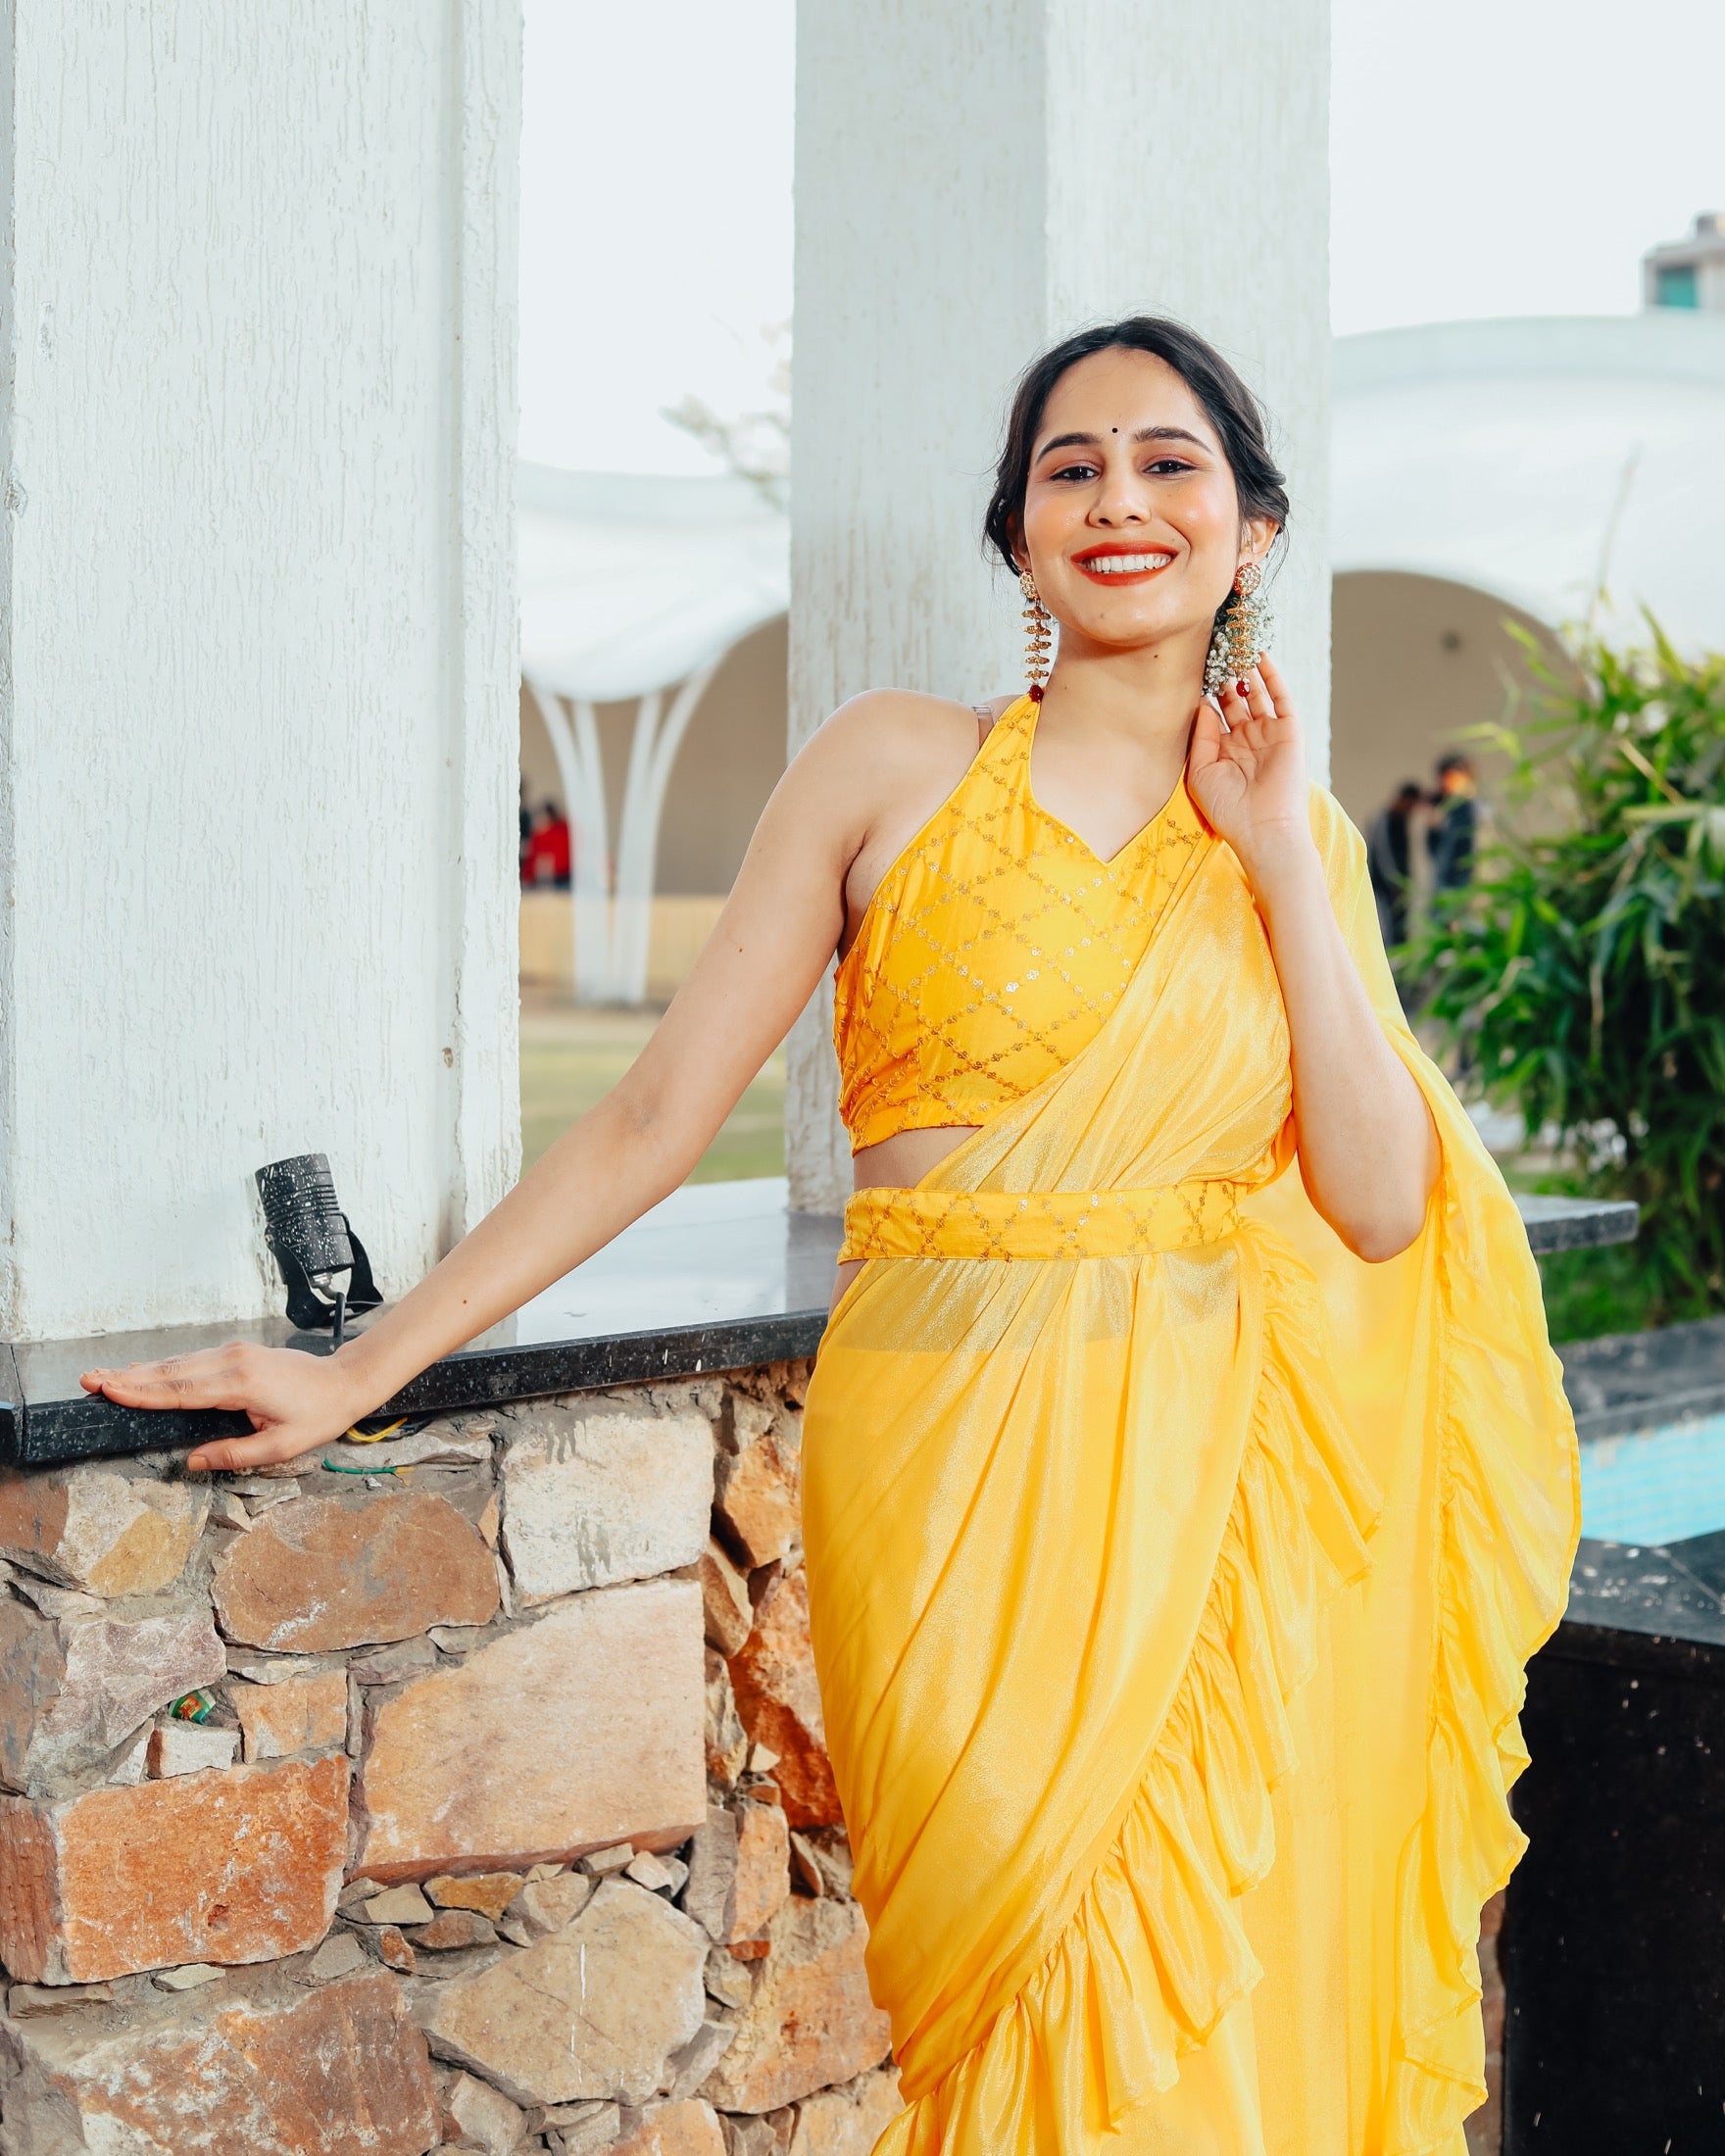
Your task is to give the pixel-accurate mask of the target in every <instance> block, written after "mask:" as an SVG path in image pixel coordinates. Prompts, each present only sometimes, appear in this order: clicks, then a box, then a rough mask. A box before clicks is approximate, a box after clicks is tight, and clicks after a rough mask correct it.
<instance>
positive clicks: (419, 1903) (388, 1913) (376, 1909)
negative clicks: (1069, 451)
mask: <svg viewBox="0 0 1725 2156" xmlns="http://www.w3.org/2000/svg"><path fill="white" fill-rule="evenodd" d="M354 1913H355V1915H356V1916H357V1917H358V1918H359V1920H360V1922H361V1923H362V1924H429V1923H430V1921H431V1916H432V1910H431V1904H430V1903H429V1902H428V1901H427V1900H426V1899H425V1897H424V1895H423V1894H422V1893H420V1891H419V1888H418V1887H386V1888H385V1889H384V1891H383V1892H382V1893H380V1894H372V1895H370V1897H369V1899H367V1900H366V1901H364V1902H362V1903H361V1905H360V1907H359V1908H358V1909H357V1910H356V1911H355V1912H354Z"/></svg>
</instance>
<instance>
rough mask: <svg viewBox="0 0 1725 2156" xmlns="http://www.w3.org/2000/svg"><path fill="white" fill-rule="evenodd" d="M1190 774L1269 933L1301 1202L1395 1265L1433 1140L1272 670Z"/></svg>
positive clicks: (1429, 1175) (1211, 721)
mask: <svg viewBox="0 0 1725 2156" xmlns="http://www.w3.org/2000/svg"><path fill="white" fill-rule="evenodd" d="M1242 686H1244V690H1245V694H1244V695H1242V694H1241V688H1242ZM1224 720H1225V721H1226V729H1227V730H1226V731H1225V732H1224V731H1223V721H1224ZM1187 771H1188V779H1189V783H1190V785H1191V788H1192V792H1193V795H1194V797H1195V798H1196V800H1197V802H1198V805H1199V807H1200V808H1201V809H1203V810H1204V812H1205V814H1206V816H1207V818H1208V820H1209V822H1210V823H1211V824H1212V825H1213V826H1214V828H1215V829H1216V831H1218V832H1219V833H1220V835H1221V836H1222V837H1223V838H1225V839H1226V840H1227V842H1228V844H1229V845H1230V846H1231V847H1232V848H1233V849H1234V852H1235V853H1236V855H1238V857H1239V858H1240V863H1241V865H1242V867H1243V868H1244V869H1245V871H1246V875H1247V879H1248V881H1249V882H1250V883H1251V885H1252V891H1253V896H1254V897H1255V898H1256V899H1257V907H1258V911H1259V912H1260V913H1261V914H1262V916H1263V920H1264V925H1265V927H1266V929H1267V930H1268V933H1269V940H1270V951H1271V954H1272V956H1274V959H1275V963H1276V972H1277V974H1278V975H1279V976H1280V979H1281V984H1282V1001H1283V1003H1284V1004H1285V1005H1286V1006H1287V1011H1288V1033H1289V1039H1290V1043H1291V1048H1292V1059H1293V1070H1294V1124H1295V1130H1296V1132H1297V1134H1298V1138H1299V1145H1300V1168H1301V1173H1302V1175H1303V1176H1304V1177H1305V1180H1306V1191H1307V1193H1308V1194H1309V1196H1310V1198H1311V1201H1312V1203H1313V1204H1314V1205H1315V1206H1316V1207H1317V1209H1318V1211H1319V1212H1320V1213H1322V1215H1323V1216H1324V1218H1325V1219H1326V1220H1327V1221H1328V1222H1329V1224H1330V1226H1331V1227H1332V1228H1334V1229H1335V1231H1336V1233H1337V1234H1338V1235H1339V1236H1340V1237H1341V1238H1342V1241H1343V1242H1344V1243H1346V1244H1347V1246H1348V1248H1349V1249H1350V1250H1353V1251H1354V1252H1355V1255H1356V1256H1358V1257H1363V1258H1369V1259H1371V1260H1373V1261H1374V1262H1376V1261H1378V1260H1381V1259H1383V1258H1387V1257H1394V1256H1395V1255H1396V1254H1397V1252H1398V1251H1400V1250H1405V1249H1406V1248H1407V1246H1408V1245H1409V1244H1410V1243H1411V1242H1412V1241H1413V1240H1414V1238H1415V1237H1416V1236H1417V1235H1418V1233H1419V1231H1420V1228H1421V1226H1422V1225H1423V1224H1424V1221H1425V1210H1426V1201H1427V1199H1428V1198H1429V1197H1430V1195H1431V1189H1432V1185H1433V1183H1434V1182H1435V1181H1436V1180H1437V1175H1438V1166H1439V1152H1438V1134H1437V1130H1436V1128H1435V1126H1434V1125H1433V1122H1432V1118H1431V1111H1430V1109H1429V1108H1428V1107H1427V1106H1426V1104H1425V1100H1424V1097H1423V1096H1422V1095H1421V1093H1420V1090H1419V1088H1418V1086H1417V1085H1416V1084H1415V1083H1414V1081H1413V1077H1412V1075H1411V1073H1410V1072H1409V1071H1408V1069H1407V1067H1406V1065H1405V1063H1404V1062H1403V1060H1402V1058H1401V1057H1400V1056H1399V1055H1398V1054H1396V1051H1395V1050H1394V1049H1393V1048H1392V1047H1391V1045H1390V1043H1389V1042H1388V1040H1386V1039H1385V1037H1384V1031H1383V1028H1382V1026H1381V1025H1380V1024H1379V1023H1378V1019H1377V1014H1376V1012H1375V1011H1374V1010H1373V1009H1372V1006H1371V1002H1370V999H1369V998H1368V997H1367V995H1366V991H1365V984H1364V982H1363V981H1362V980H1361V979H1360V977H1359V971H1358V968H1357V967H1356V966H1355V963H1354V960H1353V958H1352V957H1351V956H1349V952H1348V947H1347V945H1346V944H1345V943H1344V941H1343V939H1342V931H1341V929H1340V928H1339V927H1338V925H1337V922H1336V915H1335V909H1334V907H1332V905H1331V903H1330V892H1329V884H1328V880H1327V878H1326V876H1325V874H1324V864H1323V860H1322V858H1321V856H1320V855H1319V853H1318V849H1317V843H1316V841H1315V840H1314V838H1313V837H1312V832H1311V815H1310V809H1309V806H1308V802H1309V792H1308V785H1307V780H1306V757H1305V750H1304V745H1303V743H1302V741H1301V738H1300V723H1299V720H1298V718H1297V717H1296V715H1295V711H1294V707H1293V703H1292V701H1291V699H1290V698H1289V695H1288V688H1287V684H1286V683H1285V682H1284V681H1283V679H1282V677H1281V675H1280V674H1279V673H1278V672H1277V671H1276V668H1275V667H1274V666H1273V665H1272V664H1271V663H1270V662H1269V661H1268V660H1267V659H1266V660H1264V661H1263V662H1262V663H1261V666H1260V667H1258V668H1257V669H1255V670H1254V671H1253V673H1252V674H1251V675H1249V676H1248V678H1247V680H1246V681H1245V683H1244V684H1243V685H1242V684H1239V683H1236V684H1232V685H1231V686H1230V687H1229V689H1228V691H1227V693H1226V695H1225V696H1224V697H1223V698H1222V705H1221V716H1220V717H1219V718H1218V716H1217V714H1216V711H1215V708H1214V706H1213V705H1210V704H1207V703H1206V704H1201V705H1200V706H1199V708H1198V715H1197V717H1196V719H1195V720H1194V723H1193V729H1192V749H1191V754H1190V758H1189V760H1188V766H1187Z"/></svg>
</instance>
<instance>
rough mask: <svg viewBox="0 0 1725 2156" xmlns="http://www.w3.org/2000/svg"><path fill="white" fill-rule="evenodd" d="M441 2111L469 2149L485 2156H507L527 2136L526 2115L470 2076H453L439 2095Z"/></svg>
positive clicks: (498, 2091)
mask: <svg viewBox="0 0 1725 2156" xmlns="http://www.w3.org/2000/svg"><path fill="white" fill-rule="evenodd" d="M443 2108H444V2111H445V2112H446V2113H447V2114H448V2116H449V2118H450V2119H451V2120H452V2121H453V2122H454V2124H455V2126H456V2128H457V2129H458V2131H460V2133H461V2137H462V2140H463V2142H464V2143H465V2144H466V2145H467V2146H468V2147H470V2148H481V2149H483V2150H484V2151H485V2156H511V2152H512V2151H513V2150H515V2149H517V2148H519V2147H520V2145H521V2143H522V2141H523V2140H525V2138H526V2134H527V2121H526V2115H525V2114H524V2113H523V2111H522V2110H521V2107H520V2105H519V2104H512V2103H511V2102H510V2100H509V2098H508V2097H507V2096H506V2095H505V2094H504V2093H503V2091H502V2090H501V2089H497V2088H493V2087H492V2086H491V2085H490V2083H489V2082H476V2081H475V2080H474V2079H473V2077H472V2076H471V2075H470V2074H456V2075H453V2076H452V2077H451V2079H450V2083H449V2086H448V2087H447V2088H446V2089H445V2090H444V2091H443Z"/></svg>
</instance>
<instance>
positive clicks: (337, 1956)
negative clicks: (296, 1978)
mask: <svg viewBox="0 0 1725 2156" xmlns="http://www.w3.org/2000/svg"><path fill="white" fill-rule="evenodd" d="M365 1966H366V1949H365V1948H364V1947H363V1946H362V1945H361V1944H360V1942H359V1940H358V1939H357V1938H355V1936H353V1934H352V1933H351V1932H332V1933H331V1934H330V1935H329V1936H328V1937H327V1938H326V1939H325V1940H324V1941H323V1943H322V1945H321V1946H320V1947H319V1949H318V1951H317V1952H316V1953H315V1954H314V1955H313V1956H312V1958H311V1960H310V1961H309V1962H307V1964H306V1967H305V1981H306V1982H307V1983H308V1984H333V1983H334V1982H335V1980H336V1979H337V1978H338V1977H351V1976H352V1975H353V1973H354V1971H355V1970H356V1969H363V1968H364V1967H365Z"/></svg>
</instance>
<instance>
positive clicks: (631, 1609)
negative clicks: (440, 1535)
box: [253, 1529, 707, 1879]
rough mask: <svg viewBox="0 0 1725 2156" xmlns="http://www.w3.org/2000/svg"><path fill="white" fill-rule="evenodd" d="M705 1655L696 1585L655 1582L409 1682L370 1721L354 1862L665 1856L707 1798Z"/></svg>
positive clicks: (607, 1596) (428, 1864)
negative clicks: (361, 1827)
mask: <svg viewBox="0 0 1725 2156" xmlns="http://www.w3.org/2000/svg"><path fill="white" fill-rule="evenodd" d="M253 1533H254V1535H255V1534H256V1530H255V1529H254V1531H253ZM701 1654H702V1648H701V1597H700V1591H699V1589H697V1588H696V1586H695V1585H694V1583H693V1582H692V1581H662V1582H655V1583H653V1584H652V1585H649V1586H644V1587H625V1588H614V1589H612V1590H610V1591H608V1592H607V1593H599V1594H590V1595H582V1596H580V1597H578V1598H577V1599H576V1600H574V1601H572V1602H570V1603H568V1604H567V1605H566V1606H565V1607H564V1608H562V1609H558V1610H555V1611H552V1612H551V1613H549V1614H548V1615H547V1616H545V1617H543V1618H541V1619H540V1621H539V1622H538V1623H537V1624H535V1625H531V1626H528V1627H526V1628H524V1629H523V1630H521V1631H519V1632H514V1633H509V1634H507V1635H505V1636H504V1637H503V1638H502V1639H499V1640H498V1641H496V1642H494V1643H493V1644H492V1645H491V1646H488V1647H482V1648H481V1649H479V1651H478V1652H477V1653H474V1654H469V1655H468V1656H467V1657H465V1659H464V1660H462V1661H461V1662H459V1663H454V1664H449V1665H445V1666H443V1667H441V1668H438V1669H435V1670H432V1671H430V1672H428V1673H427V1674H426V1675H424V1676H422V1677H418V1678H415V1679H413V1680H412V1681H411V1682H410V1683H409V1684H408V1685H407V1686H406V1687H405V1688H404V1690H403V1691H401V1692H400V1693H399V1694H398V1695H397V1696H396V1697H395V1698H392V1699H387V1700H384V1701H383V1702H381V1703H380V1704H378V1705H376V1706H374V1707H372V1708H371V1710H370V1715H369V1718H368V1719H369V1724H370V1744H369V1748H368V1751H367V1754H366V1759H365V1764H364V1768H363V1770H362V1772H363V1781H364V1799H365V1801H364V1813H365V1818H366V1835H365V1842H364V1847H363V1852H362V1856H361V1868H362V1869H363V1870H364V1871H365V1872H366V1873H367V1874H368V1875H369V1876H370V1877H371V1878H374V1879H405V1878H424V1877H426V1876H427V1875H429V1874H431V1873H434V1872H439V1871H443V1870H445V1869H448V1868H450V1867H452V1866H460V1867H462V1868H464V1869H466V1868H468V1867H471V1868H473V1869H480V1868H499V1869H501V1868H503V1867H505V1866H508V1867H510V1868H512V1869H516V1870H521V1869H524V1868H525V1866H526V1865H527V1864H528V1863H529V1862H531V1861H533V1860H534V1859H538V1858H543V1859H549V1860H554V1861H558V1860H561V1861H567V1859H569V1858H571V1857H573V1856H575V1855H577V1854H579V1853H580V1852H581V1851H583V1850H586V1849H594V1848H603V1847H606V1846H608V1845H610V1844H613V1843H616V1842H620V1841H623V1840H630V1841H633V1842H635V1843H637V1844H639V1845H641V1846H644V1847H659V1848H671V1847H674V1846H675V1845H676V1844H677V1843H678V1842H679V1841H681V1840H682V1839H683V1838H685V1837H686V1836H687V1835H688V1834H689V1833H690V1832H691V1830H692V1829H693V1828H694V1827H695V1826H697V1825H698V1824H699V1823H700V1821H701V1819H702V1817H703V1816H704V1814H705V1811H706V1804H707V1792H706V1786H705V1777H704V1775H703V1772H702V1766H703V1760H702V1741H701V1722H702V1672H701ZM628 1861H629V1856H628V1855H626V1854H625V1856H624V1858H623V1862H624V1863H627V1862H628Z"/></svg>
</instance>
